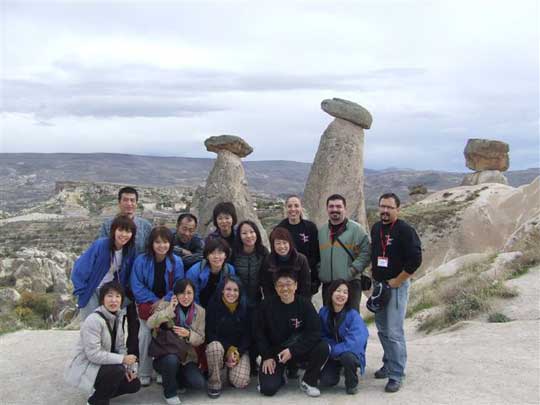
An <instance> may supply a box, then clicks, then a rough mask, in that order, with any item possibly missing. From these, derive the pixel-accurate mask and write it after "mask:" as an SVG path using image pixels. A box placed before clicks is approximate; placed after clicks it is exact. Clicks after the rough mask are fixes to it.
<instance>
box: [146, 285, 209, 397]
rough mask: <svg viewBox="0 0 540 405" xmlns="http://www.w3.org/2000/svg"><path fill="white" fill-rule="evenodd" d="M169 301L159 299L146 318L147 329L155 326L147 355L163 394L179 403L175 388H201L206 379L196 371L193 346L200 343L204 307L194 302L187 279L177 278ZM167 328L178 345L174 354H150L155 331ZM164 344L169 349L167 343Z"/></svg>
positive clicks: (196, 362) (202, 336)
mask: <svg viewBox="0 0 540 405" xmlns="http://www.w3.org/2000/svg"><path fill="white" fill-rule="evenodd" d="M173 293H174V295H173V296H172V297H171V302H170V303H169V302H166V301H164V302H162V303H161V304H160V305H159V306H158V308H157V309H156V311H155V312H154V314H152V315H151V316H150V318H148V326H149V327H150V328H159V329H160V330H159V331H155V332H156V333H154V334H155V335H156V336H154V337H153V338H152V339H153V340H152V343H151V344H150V354H152V355H153V356H154V357H155V359H154V362H153V366H154V369H155V370H156V371H157V372H158V373H160V374H161V376H162V378H163V395H164V397H165V402H167V404H169V405H179V404H180V399H179V398H178V395H177V393H176V392H177V390H178V389H180V388H184V386H188V387H189V388H195V389H204V387H205V385H206V382H205V380H204V377H203V375H202V373H201V371H200V370H199V367H198V360H197V353H196V352H195V349H194V348H195V347H197V346H199V345H201V344H202V343H203V342H204V321H205V311H204V308H202V307H200V306H199V305H197V304H195V302H194V297H195V287H194V286H193V283H192V282H191V281H190V280H188V279H183V280H178V281H177V282H176V283H175V285H174V289H173ZM167 330H171V331H172V333H173V338H178V342H176V343H177V344H178V345H177V346H178V347H179V349H178V350H175V351H174V353H171V350H170V349H169V350H167V349H165V350H161V353H154V351H155V350H156V349H154V347H155V344H156V340H158V339H159V338H158V336H157V333H161V332H163V333H164V332H166V331H167ZM166 347H168V348H170V345H169V344H167V345H166Z"/></svg>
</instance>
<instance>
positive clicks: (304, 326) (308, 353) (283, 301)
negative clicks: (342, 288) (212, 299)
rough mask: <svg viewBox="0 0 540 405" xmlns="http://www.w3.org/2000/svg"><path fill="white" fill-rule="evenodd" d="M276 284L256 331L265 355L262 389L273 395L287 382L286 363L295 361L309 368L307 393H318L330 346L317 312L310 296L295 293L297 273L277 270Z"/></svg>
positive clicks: (305, 382)
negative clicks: (285, 375) (274, 291)
mask: <svg viewBox="0 0 540 405" xmlns="http://www.w3.org/2000/svg"><path fill="white" fill-rule="evenodd" d="M274 286H275V288H276V291H277V295H274V296H270V297H268V298H265V299H264V300H263V302H262V304H261V307H260V309H259V311H258V313H257V321H256V322H255V331H254V333H255V334H256V337H257V344H258V348H259V353H260V354H261V358H262V364H261V367H260V370H259V383H260V392H261V393H262V394H263V395H267V396H272V395H274V394H275V393H276V392H277V391H278V390H279V389H280V388H281V386H282V385H283V384H284V383H285V379H284V376H283V372H284V370H285V366H286V365H287V363H288V362H293V363H294V364H296V365H302V366H305V369H306V372H305V374H304V377H303V379H302V381H301V382H300V389H301V390H302V391H303V392H305V393H306V394H307V395H308V396H312V397H318V396H319V395H320V391H319V389H318V388H317V386H318V380H319V376H320V372H321V368H322V367H323V365H324V364H325V363H326V360H327V359H328V355H329V348H328V345H327V344H326V343H325V342H323V340H322V339H321V326H320V322H319V318H318V315H317V312H316V311H315V308H314V307H313V304H311V301H310V300H309V299H307V298H305V297H302V296H297V295H296V289H297V287H298V284H297V280H296V274H295V273H287V272H278V273H276V274H275V277H274Z"/></svg>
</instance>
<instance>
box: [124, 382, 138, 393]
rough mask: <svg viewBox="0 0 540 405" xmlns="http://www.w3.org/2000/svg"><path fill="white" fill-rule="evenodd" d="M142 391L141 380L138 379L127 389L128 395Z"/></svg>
mask: <svg viewBox="0 0 540 405" xmlns="http://www.w3.org/2000/svg"><path fill="white" fill-rule="evenodd" d="M140 389H141V380H139V379H138V378H136V379H134V380H132V381H131V382H130V383H129V384H128V385H127V387H126V393H127V394H134V393H136V392H137V391H139V390H140Z"/></svg>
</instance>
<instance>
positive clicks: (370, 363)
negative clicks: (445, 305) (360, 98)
mask: <svg viewBox="0 0 540 405" xmlns="http://www.w3.org/2000/svg"><path fill="white" fill-rule="evenodd" d="M539 278H540V272H539V271H534V272H533V271H531V272H529V273H528V274H526V275H525V276H523V277H521V278H520V279H518V280H512V281H511V282H512V285H515V286H516V287H517V288H518V289H519V290H520V291H521V295H520V296H519V297H517V298H516V299H515V301H512V303H511V304H510V305H505V306H504V308H508V312H509V315H514V316H513V317H512V316H511V317H512V319H515V320H513V321H511V322H507V323H486V322H485V321H483V320H482V319H480V320H477V321H469V322H462V323H460V324H458V325H457V326H455V327H454V328H451V330H447V331H444V332H441V333H433V334H430V335H423V334H420V333H417V332H414V328H413V326H412V324H410V323H409V324H408V325H407V331H408V332H407V337H408V352H409V360H408V365H407V378H406V380H405V382H404V386H403V387H402V389H401V390H400V391H399V392H398V393H394V394H387V393H385V392H384V390H383V389H384V384H385V380H375V379H374V378H373V373H374V371H375V370H376V369H377V368H378V367H379V366H380V361H381V356H382V349H381V346H380V344H379V341H378V338H377V334H376V330H375V327H374V326H373V325H371V326H370V335H371V336H370V340H369V343H368V351H367V369H366V374H365V375H364V376H363V377H362V379H361V382H360V387H361V388H360V391H359V392H358V394H357V395H355V396H349V395H346V394H345V392H344V388H343V381H342V382H341V384H340V385H339V386H338V387H334V388H331V389H323V390H322V395H321V397H320V398H315V399H313V398H308V397H307V396H305V395H304V394H303V393H301V392H300V391H299V389H298V385H297V381H296V380H291V381H289V384H288V386H286V387H284V388H283V389H282V390H281V391H280V392H279V393H278V394H277V395H276V396H275V397H273V398H267V397H263V396H261V395H260V394H259V393H258V392H257V390H256V382H255V380H252V383H251V384H250V386H249V388H248V389H247V390H238V389H233V388H230V387H227V388H226V389H225V390H224V392H223V394H222V395H221V397H220V398H219V399H217V400H211V399H209V398H208V397H207V396H206V394H205V393H204V392H189V391H188V392H187V393H186V394H184V395H181V399H182V402H183V403H184V404H193V405H195V404H210V403H212V404H222V405H229V404H231V405H233V404H234V405H238V404H239V403H241V401H246V403H249V404H270V403H277V402H278V401H279V403H280V404H297V403H304V404H307V403H312V404H321V405H322V404H325V405H326V404H332V405H334V404H336V403H339V404H340V405H342V404H343V405H345V404H358V403H366V404H370V405H374V404H424V403H425V404H428V403H429V404H538V403H540V319H539V310H538V309H539V308H540V299H539V297H540V295H539V294H540V288H539V286H540V282H539ZM504 308H503V309H504ZM520 309H521V310H520ZM517 313H519V314H521V315H520V316H516V314H517ZM77 336H78V332H76V331H60V330H50V331H28V330H26V331H19V332H16V333H11V334H7V335H4V336H0V404H51V405H52V404H70V405H73V404H85V403H86V401H85V400H86V398H85V396H84V395H83V394H81V393H80V392H79V391H78V390H76V389H74V388H71V387H69V386H67V385H66V384H65V383H64V381H63V379H62V373H63V367H64V364H65V362H66V361H67V360H68V358H69V357H70V355H71V353H72V350H73V347H74V344H75V341H76V339H77ZM111 403H112V404H149V405H150V404H164V403H165V402H164V401H163V398H162V396H161V386H159V385H156V384H155V383H154V384H153V385H151V386H150V387H148V388H143V389H142V390H141V391H140V392H139V393H137V394H134V395H131V396H124V397H121V398H119V399H116V400H113V401H111Z"/></svg>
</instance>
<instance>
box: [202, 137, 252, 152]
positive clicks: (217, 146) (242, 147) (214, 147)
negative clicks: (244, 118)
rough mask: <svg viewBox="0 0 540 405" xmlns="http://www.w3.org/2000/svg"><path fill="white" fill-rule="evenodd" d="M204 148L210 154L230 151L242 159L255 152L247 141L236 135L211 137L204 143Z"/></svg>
mask: <svg viewBox="0 0 540 405" xmlns="http://www.w3.org/2000/svg"><path fill="white" fill-rule="evenodd" d="M204 146H206V150H207V151H209V152H215V153H219V152H220V151H222V150H228V151H229V152H231V153H234V154H235V155H237V156H240V157H246V156H247V155H249V154H250V153H251V152H253V148H252V147H251V146H250V145H249V144H248V143H247V142H246V141H244V140H243V139H242V138H240V137H239V136H235V135H219V136H211V137H210V138H208V139H207V140H205V141H204Z"/></svg>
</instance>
